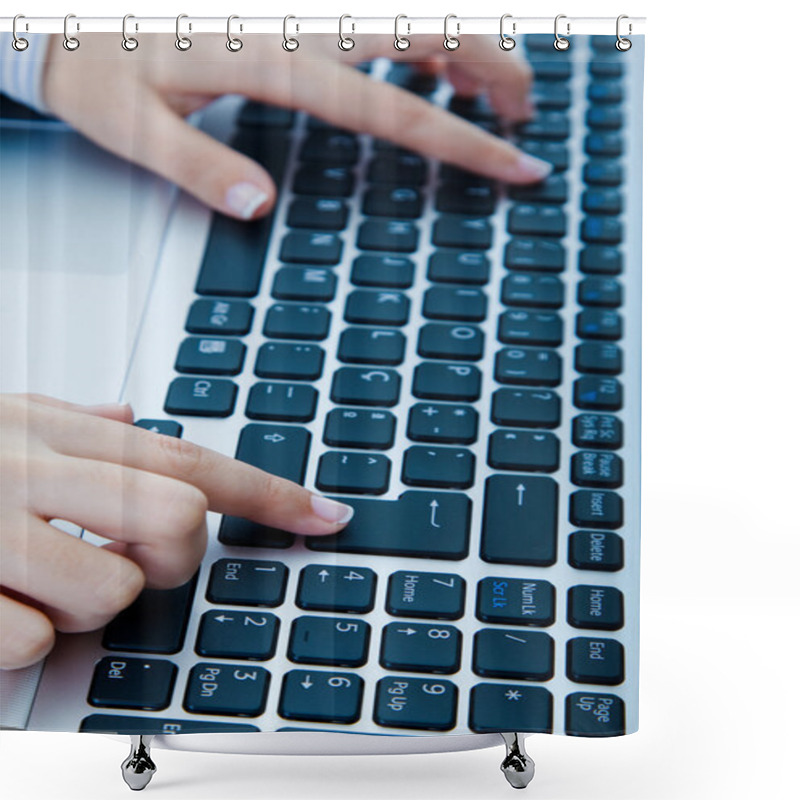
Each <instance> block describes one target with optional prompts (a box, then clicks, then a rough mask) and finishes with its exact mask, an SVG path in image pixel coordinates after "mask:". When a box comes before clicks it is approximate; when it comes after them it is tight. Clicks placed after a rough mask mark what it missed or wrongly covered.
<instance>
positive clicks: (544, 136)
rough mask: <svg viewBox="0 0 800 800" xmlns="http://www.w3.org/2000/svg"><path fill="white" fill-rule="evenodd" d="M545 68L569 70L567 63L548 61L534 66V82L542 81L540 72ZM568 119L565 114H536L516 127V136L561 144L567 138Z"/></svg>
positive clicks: (569, 66)
mask: <svg viewBox="0 0 800 800" xmlns="http://www.w3.org/2000/svg"><path fill="white" fill-rule="evenodd" d="M547 67H550V68H552V67H559V68H566V69H570V68H571V65H570V64H569V62H566V61H562V62H558V61H550V62H540V63H539V64H537V65H536V80H541V79H542V74H541V70H542V69H546V68H547ZM569 130H570V125H569V117H568V116H567V115H566V114H553V113H544V114H537V115H536V118H535V119H532V120H530V121H529V122H523V123H521V124H520V125H518V126H517V127H516V132H517V135H518V136H520V137H521V138H523V139H539V140H549V141H553V142H561V141H564V139H568V138H569Z"/></svg>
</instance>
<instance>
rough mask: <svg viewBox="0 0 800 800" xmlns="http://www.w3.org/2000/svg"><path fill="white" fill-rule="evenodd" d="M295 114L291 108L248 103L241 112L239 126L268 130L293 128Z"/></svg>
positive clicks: (253, 102)
mask: <svg viewBox="0 0 800 800" xmlns="http://www.w3.org/2000/svg"><path fill="white" fill-rule="evenodd" d="M294 116H295V112H294V111H293V110H292V109H291V108H283V107H281V106H270V105H266V104H265V103H257V102H255V101H252V100H250V101H248V102H247V103H245V104H244V105H243V106H242V110H241V111H240V112H239V120H238V122H239V125H245V126H250V125H256V126H261V127H267V128H291V127H292V124H293V123H294Z"/></svg>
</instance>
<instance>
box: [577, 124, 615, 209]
mask: <svg viewBox="0 0 800 800" xmlns="http://www.w3.org/2000/svg"><path fill="white" fill-rule="evenodd" d="M583 147H584V150H586V155H587V156H600V157H601V158H619V157H620V156H621V155H622V153H623V152H624V146H623V143H622V137H621V136H620V135H619V134H616V133H590V134H589V135H588V136H587V137H586V138H585V139H584V140H583ZM606 213H609V212H606ZM610 213H613V212H610Z"/></svg>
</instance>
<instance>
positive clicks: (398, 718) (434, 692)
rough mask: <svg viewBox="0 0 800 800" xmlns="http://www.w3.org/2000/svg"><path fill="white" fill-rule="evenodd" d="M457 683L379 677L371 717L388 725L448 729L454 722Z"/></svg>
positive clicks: (379, 723)
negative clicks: (373, 710)
mask: <svg viewBox="0 0 800 800" xmlns="http://www.w3.org/2000/svg"><path fill="white" fill-rule="evenodd" d="M457 700H458V687H457V686H456V685H455V684H454V683H451V682H450V681H442V680H432V679H430V678H382V679H381V680H380V681H378V686H377V688H376V690H375V712H374V717H373V718H374V720H375V722H376V723H377V724H378V725H382V726H383V727H387V728H414V729H416V730H427V731H448V730H450V729H451V728H454V727H455V724H456V702H457Z"/></svg>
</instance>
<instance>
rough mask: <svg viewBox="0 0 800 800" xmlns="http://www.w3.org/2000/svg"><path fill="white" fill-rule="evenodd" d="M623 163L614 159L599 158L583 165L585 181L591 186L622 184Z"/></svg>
mask: <svg viewBox="0 0 800 800" xmlns="http://www.w3.org/2000/svg"><path fill="white" fill-rule="evenodd" d="M623 177H624V174H623V171H622V164H620V163H619V161H615V160H613V159H605V158H597V159H593V160H591V161H587V162H586V164H584V165H583V182H584V183H585V184H588V185H589V186H621V185H622V181H623Z"/></svg>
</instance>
